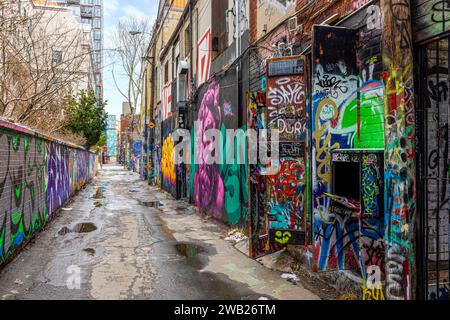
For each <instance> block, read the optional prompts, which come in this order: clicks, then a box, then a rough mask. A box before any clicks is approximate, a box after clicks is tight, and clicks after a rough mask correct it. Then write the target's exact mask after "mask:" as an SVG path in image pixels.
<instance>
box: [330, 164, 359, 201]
mask: <svg viewBox="0 0 450 320" xmlns="http://www.w3.org/2000/svg"><path fill="white" fill-rule="evenodd" d="M360 171H361V167H360V163H359V162H334V163H333V185H334V191H333V193H334V194H335V195H337V196H341V197H346V198H350V199H355V200H358V201H360V199H361V184H360Z"/></svg>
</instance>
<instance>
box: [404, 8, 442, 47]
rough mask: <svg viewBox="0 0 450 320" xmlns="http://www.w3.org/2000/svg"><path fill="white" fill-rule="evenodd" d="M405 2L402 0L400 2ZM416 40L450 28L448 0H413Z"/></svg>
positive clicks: (435, 34) (430, 36)
mask: <svg viewBox="0 0 450 320" xmlns="http://www.w3.org/2000/svg"><path fill="white" fill-rule="evenodd" d="M399 4H400V5H401V4H405V2H402V1H400V3H399ZM411 12H412V18H413V26H414V33H413V34H414V40H415V41H422V40H425V39H427V38H432V37H434V36H437V35H439V34H442V33H444V32H447V31H449V30H450V4H449V3H448V1H446V0H413V1H411Z"/></svg>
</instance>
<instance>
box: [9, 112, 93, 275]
mask: <svg viewBox="0 0 450 320" xmlns="http://www.w3.org/2000/svg"><path fill="white" fill-rule="evenodd" d="M96 168H97V165H96V155H95V154H93V153H91V152H88V151H86V150H84V149H81V148H77V147H75V146H70V145H67V144H64V143H62V142H59V141H55V140H51V139H50V138H47V137H42V136H40V135H38V134H37V133H34V132H31V131H29V130H28V129H26V128H22V127H18V126H15V125H12V124H10V123H7V122H3V121H1V120H0V222H1V225H0V228H1V232H0V266H1V265H3V264H5V263H6V262H8V261H9V260H10V259H11V258H12V257H13V256H14V254H15V253H17V251H18V250H19V249H20V248H22V247H23V246H24V245H25V244H26V243H27V242H28V241H29V240H30V239H31V238H32V237H33V236H34V235H35V234H36V233H37V232H39V231H40V230H41V229H42V228H43V227H44V226H45V225H46V224H47V223H48V221H50V220H51V219H52V217H53V216H54V214H55V213H56V211H57V210H58V209H60V208H61V207H62V206H63V205H64V203H65V202H66V201H67V200H68V199H69V198H70V197H71V196H72V195H73V194H74V193H75V192H76V191H78V190H80V188H81V187H82V186H83V185H85V184H86V183H87V182H88V181H89V180H90V179H91V178H92V177H93V176H94V175H95V174H96Z"/></svg>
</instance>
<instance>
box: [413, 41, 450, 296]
mask: <svg viewBox="0 0 450 320" xmlns="http://www.w3.org/2000/svg"><path fill="white" fill-rule="evenodd" d="M417 54H418V56H417V61H420V63H421V65H420V67H419V68H417V70H416V75H417V80H418V92H417V94H418V97H419V99H418V105H417V123H418V126H419V127H418V129H419V130H418V149H419V152H418V163H419V168H420V170H419V171H418V174H417V175H418V177H417V178H418V190H419V192H418V195H419V199H418V203H417V205H418V214H419V215H418V227H419V228H418V242H417V248H418V254H417V257H418V260H419V261H418V262H417V263H418V276H417V279H418V298H421V299H430V300H435V299H436V300H448V299H449V269H450V268H449V265H450V255H449V247H450V238H449V229H450V227H449V223H450V221H449V210H450V204H449V196H450V180H449V175H450V171H449V165H450V154H449V142H450V140H449V138H450V136H449V116H450V110H449V90H448V89H449V72H448V70H449V69H448V67H449V61H450V58H449V57H450V56H449V37H446V38H442V39H440V40H437V41H434V42H431V43H429V44H426V45H423V46H421V47H419V48H418V50H417Z"/></svg>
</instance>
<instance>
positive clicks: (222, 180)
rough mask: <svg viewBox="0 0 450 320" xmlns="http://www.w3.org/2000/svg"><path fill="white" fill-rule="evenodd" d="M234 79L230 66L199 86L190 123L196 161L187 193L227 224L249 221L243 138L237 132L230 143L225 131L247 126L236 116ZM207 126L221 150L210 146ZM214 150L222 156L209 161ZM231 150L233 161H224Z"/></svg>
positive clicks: (243, 223) (195, 201)
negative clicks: (217, 137) (218, 138)
mask: <svg viewBox="0 0 450 320" xmlns="http://www.w3.org/2000/svg"><path fill="white" fill-rule="evenodd" d="M237 82H238V81H237V80H236V72H235V70H234V69H233V70H231V71H229V72H228V73H226V74H225V75H224V76H222V77H221V78H212V79H210V80H209V82H208V83H207V84H205V85H204V86H203V87H202V88H201V89H200V93H199V98H198V111H197V112H196V114H195V115H194V121H196V123H197V126H196V128H195V127H194V125H193V126H192V127H193V130H194V131H193V137H194V138H193V139H192V141H191V143H192V148H191V162H192V163H194V161H195V165H192V166H191V168H190V189H191V192H190V194H191V195H192V199H193V202H194V204H195V205H196V206H197V207H198V208H199V209H200V210H201V211H202V212H204V213H208V214H211V215H213V216H214V217H215V218H216V219H219V220H222V221H224V222H225V223H228V224H230V225H243V226H244V225H247V222H248V199H249V193H248V177H249V175H248V166H247V165H246V164H245V163H244V162H245V160H246V157H247V154H246V150H247V146H246V139H245V136H242V135H237V136H236V137H235V139H234V140H235V141H234V143H233V144H234V146H233V144H232V143H230V141H229V140H228V139H227V135H226V130H227V129H234V130H236V129H242V130H244V131H245V130H246V125H245V122H244V120H240V118H241V117H240V116H239V112H240V110H241V109H240V108H239V107H238V96H239V93H238V85H237ZM209 129H217V130H219V131H220V132H221V136H222V138H221V139H222V141H223V144H222V145H223V150H211V145H212V142H213V141H214V137H207V136H206V135H205V132H206V131H207V130H209ZM194 143H196V144H197V146H196V148H194ZM233 147H234V148H233ZM215 152H217V154H220V157H223V158H222V159H221V161H218V162H219V163H218V164H209V163H210V162H209V161H208V160H209V158H210V157H215V156H216V154H215ZM230 154H231V155H233V154H234V155H235V157H234V159H235V162H234V163H233V164H227V161H226V159H227V157H228V156H229V155H230ZM238 155H240V158H239V156H238ZM243 157H244V158H243ZM238 159H241V160H243V161H239V160H238ZM240 162H242V164H241V163H240Z"/></svg>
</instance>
